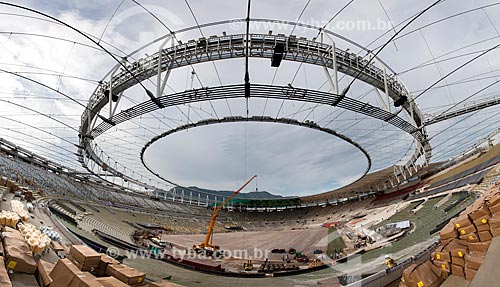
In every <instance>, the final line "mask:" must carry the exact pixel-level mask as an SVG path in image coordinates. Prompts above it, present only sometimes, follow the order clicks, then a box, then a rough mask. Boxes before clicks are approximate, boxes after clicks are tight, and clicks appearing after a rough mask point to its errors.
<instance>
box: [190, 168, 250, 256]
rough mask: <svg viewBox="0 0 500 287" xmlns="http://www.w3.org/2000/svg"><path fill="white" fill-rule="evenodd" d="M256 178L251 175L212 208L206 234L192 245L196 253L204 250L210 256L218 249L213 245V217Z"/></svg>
mask: <svg viewBox="0 0 500 287" xmlns="http://www.w3.org/2000/svg"><path fill="white" fill-rule="evenodd" d="M255 178H257V175H254V176H252V178H250V179H249V180H248V181H247V182H245V184H243V185H242V186H241V187H240V188H238V190H236V191H235V192H234V193H233V194H232V195H231V196H230V197H228V198H227V199H226V200H224V202H223V203H222V204H220V205H219V206H217V207H215V208H214V213H213V214H212V217H211V218H210V224H209V225H208V229H207V236H206V237H205V241H204V242H203V243H201V244H199V245H193V250H194V251H196V252H197V253H200V252H204V253H205V255H207V256H212V255H213V254H214V252H217V251H218V250H220V246H218V245H213V244H212V243H213V231H214V226H215V219H217V215H218V214H219V211H220V210H221V209H222V208H223V207H224V205H226V204H227V203H229V201H231V199H233V198H234V197H235V196H236V195H237V194H238V193H240V191H242V190H243V189H244V188H245V187H246V186H247V185H248V184H249V183H250V182H251V181H252V180H254V179H255Z"/></svg>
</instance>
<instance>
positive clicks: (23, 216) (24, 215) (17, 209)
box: [10, 200, 30, 221]
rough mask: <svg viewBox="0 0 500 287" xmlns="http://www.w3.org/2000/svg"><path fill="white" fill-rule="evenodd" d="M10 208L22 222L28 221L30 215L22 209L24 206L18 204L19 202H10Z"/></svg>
mask: <svg viewBox="0 0 500 287" xmlns="http://www.w3.org/2000/svg"><path fill="white" fill-rule="evenodd" d="M10 206H11V208H12V211H14V212H15V213H17V214H18V215H19V217H21V220H22V221H28V219H29V218H30V215H29V213H28V211H27V210H26V208H24V204H23V203H22V202H20V201H19V200H11V201H10Z"/></svg>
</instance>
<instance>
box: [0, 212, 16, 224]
mask: <svg viewBox="0 0 500 287" xmlns="http://www.w3.org/2000/svg"><path fill="white" fill-rule="evenodd" d="M20 220H21V217H19V215H18V214H17V213H15V212H14V211H6V210H2V211H1V212H0V225H5V226H9V227H12V228H16V225H17V223H18V222H19V221H20Z"/></svg>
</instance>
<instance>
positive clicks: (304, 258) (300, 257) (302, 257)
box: [294, 251, 309, 263]
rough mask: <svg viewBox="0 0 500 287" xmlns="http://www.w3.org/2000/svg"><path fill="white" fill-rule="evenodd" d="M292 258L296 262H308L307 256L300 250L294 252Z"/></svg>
mask: <svg viewBox="0 0 500 287" xmlns="http://www.w3.org/2000/svg"><path fill="white" fill-rule="evenodd" d="M294 259H295V260H297V262H303V263H307V262H309V258H307V256H306V255H305V254H304V253H302V252H300V251H298V252H296V253H295V256H294Z"/></svg>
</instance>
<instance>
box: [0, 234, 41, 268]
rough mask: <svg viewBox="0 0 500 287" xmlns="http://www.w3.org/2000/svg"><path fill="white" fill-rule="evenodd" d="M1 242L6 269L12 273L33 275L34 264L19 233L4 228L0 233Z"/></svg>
mask: <svg viewBox="0 0 500 287" xmlns="http://www.w3.org/2000/svg"><path fill="white" fill-rule="evenodd" d="M2 240H3V247H4V251H5V256H6V258H5V259H6V262H5V263H6V266H7V269H9V270H12V271H14V272H20V273H29V274H34V273H35V271H36V262H35V259H34V258H33V255H32V253H31V249H30V247H29V246H28V244H27V243H26V241H25V240H24V237H23V236H22V235H21V233H20V232H19V231H17V230H15V229H12V228H9V227H5V231H4V232H2Z"/></svg>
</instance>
